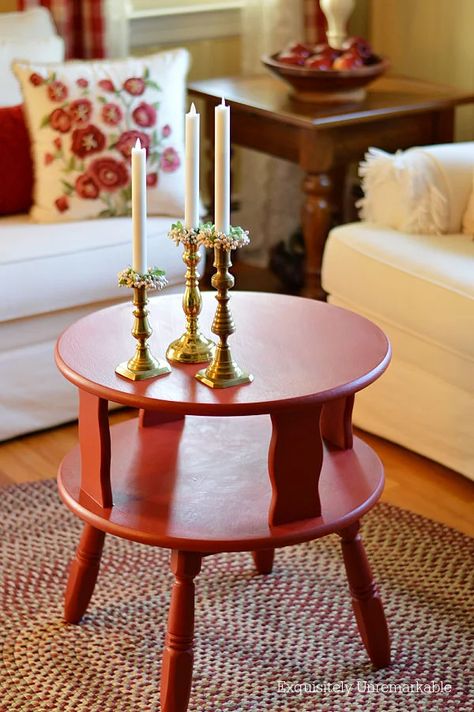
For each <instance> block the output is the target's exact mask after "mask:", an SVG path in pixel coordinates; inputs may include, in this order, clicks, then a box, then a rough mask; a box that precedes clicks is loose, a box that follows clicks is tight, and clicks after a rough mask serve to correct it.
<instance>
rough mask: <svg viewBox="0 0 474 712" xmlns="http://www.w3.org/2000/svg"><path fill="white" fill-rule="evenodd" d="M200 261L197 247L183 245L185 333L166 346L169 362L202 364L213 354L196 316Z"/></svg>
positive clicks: (211, 344)
mask: <svg viewBox="0 0 474 712" xmlns="http://www.w3.org/2000/svg"><path fill="white" fill-rule="evenodd" d="M200 259H201V255H200V254H199V247H198V245H197V244H196V243H191V244H185V246H184V253H183V262H184V264H185V265H186V267H187V270H186V287H185V290H184V294H183V311H184V313H185V315H186V331H185V333H184V334H183V335H182V336H181V337H180V338H179V339H176V341H173V342H172V343H171V344H170V345H169V346H168V350H167V351H166V356H167V358H168V359H169V360H170V361H179V362H180V363H203V362H205V361H210V360H211V358H212V355H213V353H214V349H215V344H214V342H213V341H211V340H210V339H206V337H205V336H203V335H202V334H201V332H200V330H199V322H198V316H199V314H200V313H201V308H202V297H201V292H200V291H199V274H198V272H197V270H196V267H197V265H198V264H199V261H200Z"/></svg>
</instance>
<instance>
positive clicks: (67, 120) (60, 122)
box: [49, 109, 71, 133]
mask: <svg viewBox="0 0 474 712" xmlns="http://www.w3.org/2000/svg"><path fill="white" fill-rule="evenodd" d="M49 123H50V125H51V128H53V129H54V130H55V131H60V132H61V133H67V132H68V131H69V129H70V128H71V117H70V116H69V114H68V112H67V111H64V109H55V110H54V111H52V112H51V114H50V117H49Z"/></svg>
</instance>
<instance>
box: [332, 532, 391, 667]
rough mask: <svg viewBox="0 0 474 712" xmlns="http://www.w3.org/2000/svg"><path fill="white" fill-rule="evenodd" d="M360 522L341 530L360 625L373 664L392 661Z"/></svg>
mask: <svg viewBox="0 0 474 712" xmlns="http://www.w3.org/2000/svg"><path fill="white" fill-rule="evenodd" d="M359 527H360V525H359V522H356V523H355V524H353V525H352V526H350V527H348V528H347V529H343V530H342V531H340V532H339V536H340V537H341V539H342V541H341V546H342V555H343V557H344V565H345V567H346V572H347V579H348V581H349V588H350V592H351V596H352V607H353V609H354V613H355V617H356V621H357V626H358V628H359V632H360V635H361V638H362V641H363V643H364V645H365V648H366V650H367V652H368V654H369V657H370V659H371V661H372V663H373V664H374V665H375V667H377V668H383V667H386V666H387V665H389V664H390V636H389V633H388V627H387V621H386V619H385V613H384V610H383V606H382V601H381V599H380V595H379V592H378V590H377V585H376V583H375V581H374V579H373V577H372V572H371V570H370V566H369V562H368V560H367V555H366V553H365V549H364V545H363V543H362V539H361V538H360V535H359V533H358V532H359Z"/></svg>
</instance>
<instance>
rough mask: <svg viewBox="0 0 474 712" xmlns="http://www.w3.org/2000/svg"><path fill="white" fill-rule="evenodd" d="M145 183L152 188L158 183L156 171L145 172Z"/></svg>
mask: <svg viewBox="0 0 474 712" xmlns="http://www.w3.org/2000/svg"><path fill="white" fill-rule="evenodd" d="M146 184H147V187H148V188H154V187H155V185H157V184H158V173H147V176H146Z"/></svg>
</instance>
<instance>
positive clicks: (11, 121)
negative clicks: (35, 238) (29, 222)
mask: <svg viewBox="0 0 474 712" xmlns="http://www.w3.org/2000/svg"><path fill="white" fill-rule="evenodd" d="M0 181H1V190H0V215H11V214H13V213H27V212H28V211H29V209H30V208H31V202H32V191H33V162H32V160H31V153H30V137H29V134H28V129H27V128H26V124H25V119H24V116H23V107H22V106H21V105H19V106H5V107H0Z"/></svg>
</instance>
